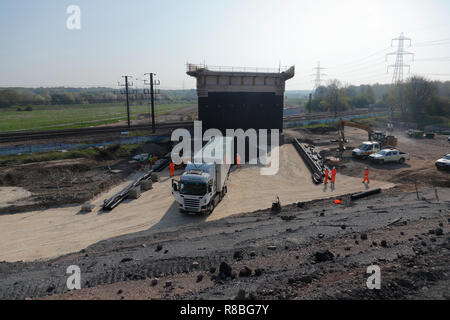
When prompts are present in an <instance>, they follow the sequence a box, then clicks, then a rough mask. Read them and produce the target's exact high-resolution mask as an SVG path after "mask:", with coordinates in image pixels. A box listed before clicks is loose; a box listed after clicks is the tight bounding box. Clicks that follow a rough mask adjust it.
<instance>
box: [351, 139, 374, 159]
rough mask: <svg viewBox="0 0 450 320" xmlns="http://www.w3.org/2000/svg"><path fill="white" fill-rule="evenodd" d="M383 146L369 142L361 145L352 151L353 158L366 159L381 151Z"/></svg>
mask: <svg viewBox="0 0 450 320" xmlns="http://www.w3.org/2000/svg"><path fill="white" fill-rule="evenodd" d="M380 149H381V146H380V143H379V142H373V141H367V142H364V143H363V144H361V145H360V146H359V147H358V148H356V149H354V150H353V151H352V156H353V157H355V158H362V159H366V158H368V157H369V156H370V155H371V154H374V153H377V152H378V151H380Z"/></svg>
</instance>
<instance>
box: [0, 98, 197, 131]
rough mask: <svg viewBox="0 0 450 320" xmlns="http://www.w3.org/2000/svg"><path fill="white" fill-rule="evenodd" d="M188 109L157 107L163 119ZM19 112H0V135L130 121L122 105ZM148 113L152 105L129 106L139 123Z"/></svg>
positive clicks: (77, 106) (3, 110)
mask: <svg viewBox="0 0 450 320" xmlns="http://www.w3.org/2000/svg"><path fill="white" fill-rule="evenodd" d="M187 105H189V103H173V104H160V105H158V104H157V105H156V106H155V109H156V110H155V113H156V115H161V114H165V113H167V112H170V111H172V110H176V109H179V108H182V107H185V106H187ZM21 108H22V109H24V108H25V107H21ZM16 109H17V108H16V107H15V108H7V109H0V132H6V131H15V130H32V129H33V130H56V129H71V128H84V127H89V126H98V125H104V124H111V123H116V122H119V121H123V120H126V119H127V111H126V107H125V105H123V104H86V105H51V106H33V111H16ZM149 112H150V108H149V105H133V106H130V115H131V119H137V117H138V115H139V114H143V113H149Z"/></svg>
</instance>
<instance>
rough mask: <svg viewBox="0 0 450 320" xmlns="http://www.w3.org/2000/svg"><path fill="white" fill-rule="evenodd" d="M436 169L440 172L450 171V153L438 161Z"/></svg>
mask: <svg viewBox="0 0 450 320" xmlns="http://www.w3.org/2000/svg"><path fill="white" fill-rule="evenodd" d="M436 168H437V169H438V170H449V169H450V153H449V154H447V155H445V156H443V157H442V158H441V159H439V160H437V161H436Z"/></svg>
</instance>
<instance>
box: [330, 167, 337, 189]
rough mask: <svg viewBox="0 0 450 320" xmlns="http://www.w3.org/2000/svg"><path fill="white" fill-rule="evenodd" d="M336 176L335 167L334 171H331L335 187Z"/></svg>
mask: <svg viewBox="0 0 450 320" xmlns="http://www.w3.org/2000/svg"><path fill="white" fill-rule="evenodd" d="M336 174H337V170H336V167H333V170H331V183H332V184H333V185H334V183H335V182H336Z"/></svg>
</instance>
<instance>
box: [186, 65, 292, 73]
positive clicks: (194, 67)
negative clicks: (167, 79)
mask: <svg viewBox="0 0 450 320" xmlns="http://www.w3.org/2000/svg"><path fill="white" fill-rule="evenodd" d="M186 69H187V71H188V72H195V71H199V70H208V71H220V72H255V73H281V72H285V71H286V70H288V69H289V67H287V66H280V67H278V68H259V67H226V66H208V65H206V64H192V63H188V64H187V65H186Z"/></svg>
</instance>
